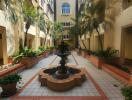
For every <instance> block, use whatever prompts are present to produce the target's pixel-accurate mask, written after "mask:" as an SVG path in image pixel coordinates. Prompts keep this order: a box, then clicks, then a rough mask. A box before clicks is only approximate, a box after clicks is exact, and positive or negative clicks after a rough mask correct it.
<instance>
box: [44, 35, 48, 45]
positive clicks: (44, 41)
mask: <svg viewBox="0 0 132 100" xmlns="http://www.w3.org/2000/svg"><path fill="white" fill-rule="evenodd" d="M47 35H48V34H46V37H45V39H44V47H45V43H46V39H47Z"/></svg>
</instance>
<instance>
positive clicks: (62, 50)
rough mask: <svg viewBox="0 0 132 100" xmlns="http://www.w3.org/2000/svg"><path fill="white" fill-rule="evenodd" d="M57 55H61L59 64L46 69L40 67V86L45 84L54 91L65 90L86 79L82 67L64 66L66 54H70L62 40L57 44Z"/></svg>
mask: <svg viewBox="0 0 132 100" xmlns="http://www.w3.org/2000/svg"><path fill="white" fill-rule="evenodd" d="M58 49H59V51H58V52H57V55H58V56H59V57H61V61H60V66H57V67H52V68H48V69H41V71H40V72H39V81H40V82H41V86H47V87H49V88H50V89H52V90H55V91H66V90H69V89H71V88H73V87H74V86H76V85H81V83H82V82H83V81H84V80H85V79H86V77H85V70H84V69H83V68H81V69H78V68H73V67H69V66H65V64H66V59H67V56H68V55H69V54H70V52H69V50H68V46H67V45H66V44H65V43H64V42H63V41H62V42H61V45H59V48H58Z"/></svg>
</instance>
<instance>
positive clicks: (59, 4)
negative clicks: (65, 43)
mask: <svg viewBox="0 0 132 100" xmlns="http://www.w3.org/2000/svg"><path fill="white" fill-rule="evenodd" d="M75 1H76V0H56V19H57V21H58V22H69V21H70V22H71V21H72V20H71V18H75V4H76V3H75ZM63 3H69V4H70V15H62V8H61V7H62V5H63ZM72 22H73V21H72Z"/></svg>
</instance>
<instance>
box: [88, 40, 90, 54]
mask: <svg viewBox="0 0 132 100" xmlns="http://www.w3.org/2000/svg"><path fill="white" fill-rule="evenodd" d="M88 43H89V51H88V53H89V55H90V51H91V49H90V38H89V39H88Z"/></svg>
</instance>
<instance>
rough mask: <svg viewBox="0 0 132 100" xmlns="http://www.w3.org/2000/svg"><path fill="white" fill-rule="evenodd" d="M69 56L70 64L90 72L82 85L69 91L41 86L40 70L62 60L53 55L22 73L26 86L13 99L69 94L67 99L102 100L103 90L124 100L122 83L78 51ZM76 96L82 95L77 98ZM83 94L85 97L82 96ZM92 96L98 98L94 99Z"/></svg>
mask: <svg viewBox="0 0 132 100" xmlns="http://www.w3.org/2000/svg"><path fill="white" fill-rule="evenodd" d="M68 58H69V62H68V65H75V66H77V67H85V68H86V70H87V72H88V75H87V78H88V79H87V81H85V82H84V83H83V84H82V86H80V87H75V88H73V89H72V90H69V91H67V92H54V91H52V90H49V89H48V88H47V87H41V86H40V83H39V82H38V78H37V73H38V72H39V70H40V69H41V68H45V67H49V66H51V65H57V64H58V63H59V60H60V58H59V57H57V56H56V55H51V56H49V57H47V58H45V59H43V60H41V61H40V62H39V63H38V64H36V65H35V66H34V67H33V68H32V69H28V70H25V71H23V72H21V73H20V74H21V75H22V78H23V82H24V84H23V85H24V88H22V90H20V92H19V93H18V94H17V95H16V96H15V97H13V99H14V100H18V98H19V100H24V97H26V98H27V99H26V100H30V99H31V98H30V97H31V96H32V97H33V96H35V97H38V98H39V99H35V97H33V98H34V99H33V100H41V98H42V97H45V98H44V99H42V100H63V99H64V96H67V98H66V99H65V100H72V99H76V100H83V99H84V98H85V97H86V96H87V97H89V99H88V98H86V99H84V100H102V99H100V98H98V96H101V95H102V94H103V93H102V91H103V92H104V93H105V95H106V96H107V97H108V99H109V100H124V98H123V96H122V94H121V91H120V89H121V87H122V85H121V84H120V83H119V82H118V81H117V80H115V79H114V78H113V77H111V76H110V75H108V74H107V73H106V72H104V71H102V70H98V69H97V68H96V67H94V66H93V65H92V64H91V63H90V62H89V61H87V60H86V59H84V58H83V57H81V56H78V55H77V54H76V52H72V55H70V56H69V57H68ZM35 75H36V76H35ZM54 96H56V98H58V96H59V97H60V96H63V97H62V98H63V99H55V98H54ZM75 96H80V97H77V98H75ZM81 96H83V97H84V98H81ZM22 97H23V98H22ZM47 97H51V98H52V97H53V98H54V99H53V98H52V99H49V98H48V99H46V98H47ZM91 97H96V98H94V99H92V98H91ZM15 98H16V99H15ZM20 98H21V99H20ZM28 98H30V99H28ZM70 98H71V99H70Z"/></svg>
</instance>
